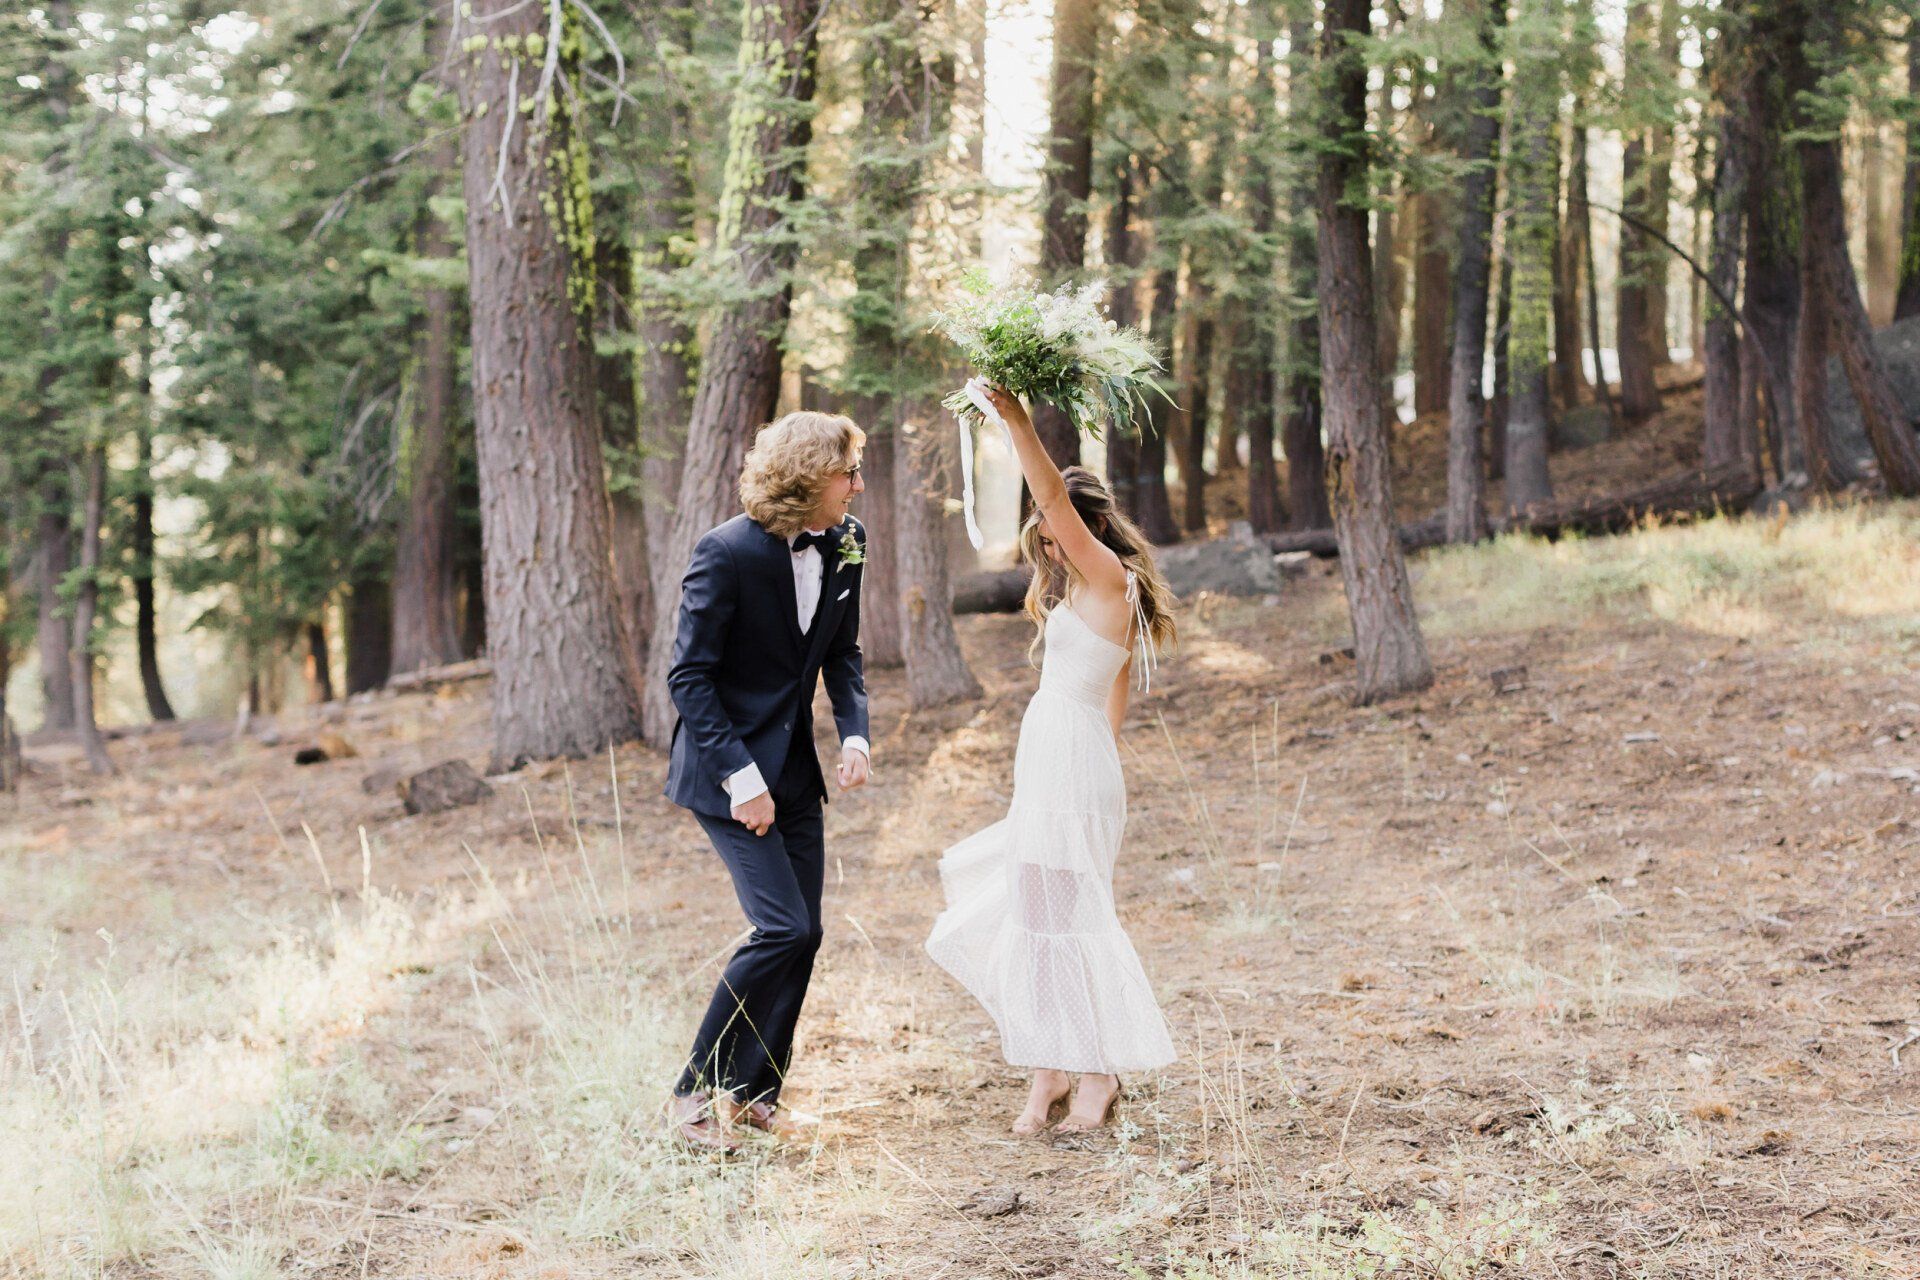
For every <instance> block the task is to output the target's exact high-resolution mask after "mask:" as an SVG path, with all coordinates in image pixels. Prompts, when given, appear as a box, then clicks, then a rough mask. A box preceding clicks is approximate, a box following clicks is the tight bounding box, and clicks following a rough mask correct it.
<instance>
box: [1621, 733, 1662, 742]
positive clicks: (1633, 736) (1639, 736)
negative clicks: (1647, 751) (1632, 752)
mask: <svg viewBox="0 0 1920 1280" xmlns="http://www.w3.org/2000/svg"><path fill="white" fill-rule="evenodd" d="M1620 741H1622V742H1658V741H1660V735H1659V734H1657V733H1644V732H1643V733H1630V734H1628V735H1627V736H1626V737H1624V738H1622V739H1620Z"/></svg>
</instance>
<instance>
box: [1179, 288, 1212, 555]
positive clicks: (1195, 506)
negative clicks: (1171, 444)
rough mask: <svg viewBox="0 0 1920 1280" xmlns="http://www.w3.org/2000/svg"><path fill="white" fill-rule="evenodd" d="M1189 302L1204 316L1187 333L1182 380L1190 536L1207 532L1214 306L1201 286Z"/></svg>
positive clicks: (1185, 520)
mask: <svg viewBox="0 0 1920 1280" xmlns="http://www.w3.org/2000/svg"><path fill="white" fill-rule="evenodd" d="M1188 299H1189V301H1188V306H1189V307H1191V308H1193V309H1195V310H1200V311H1202V312H1203V313H1202V314H1200V315H1198V316H1196V317H1195V318H1194V320H1193V327H1192V328H1191V329H1190V330H1188V332H1189V333H1190V334H1191V335H1192V338H1193V341H1192V342H1190V343H1188V344H1187V352H1186V359H1185V361H1184V363H1185V365H1186V376H1185V377H1184V378H1182V379H1181V380H1180V386H1181V393H1180V400H1181V403H1182V404H1183V405H1184V406H1185V408H1184V410H1183V411H1182V417H1183V418H1184V419H1185V422H1184V423H1183V426H1184V432H1183V434H1182V437H1181V441H1180V444H1181V450H1182V453H1181V462H1182V465H1181V468H1180V472H1181V479H1182V480H1183V481H1184V482H1185V484H1186V493H1185V495H1184V497H1185V500H1184V502H1183V503H1182V504H1181V506H1182V511H1181V523H1182V524H1183V525H1184V526H1186V530H1187V532H1188V533H1198V534H1202V535H1204V534H1205V533H1206V531H1207V471H1206V451H1207V424H1208V423H1209V422H1210V421H1211V420H1212V417H1211V414H1210V413H1209V410H1210V409H1211V407H1212V405H1211V401H1210V397H1209V395H1208V389H1209V385H1210V383H1211V380H1212V374H1213V317H1212V316H1211V315H1208V314H1205V313H1204V311H1205V310H1206V309H1210V308H1211V307H1212V305H1213V300H1212V298H1211V296H1210V295H1209V293H1208V291H1207V290H1206V289H1205V288H1204V287H1203V286H1200V285H1198V284H1195V285H1194V286H1193V287H1192V288H1191V289H1190V291H1189V293H1188Z"/></svg>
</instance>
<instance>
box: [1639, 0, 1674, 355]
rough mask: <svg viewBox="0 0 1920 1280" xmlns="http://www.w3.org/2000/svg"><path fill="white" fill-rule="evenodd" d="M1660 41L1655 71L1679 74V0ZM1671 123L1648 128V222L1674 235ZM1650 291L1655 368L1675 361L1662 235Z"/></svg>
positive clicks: (1652, 259) (1664, 9)
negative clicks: (1668, 309)
mask: <svg viewBox="0 0 1920 1280" xmlns="http://www.w3.org/2000/svg"><path fill="white" fill-rule="evenodd" d="M1659 35H1660V46H1659V51H1658V61H1656V62H1655V63H1654V64H1653V66H1652V70H1653V71H1654V73H1655V74H1656V75H1659V76H1662V77H1667V76H1673V75H1677V74H1678V72H1679V68H1680V5H1679V2H1678V0H1661V3H1660V33H1659ZM1673 150H1674V148H1673V126H1672V124H1670V123H1669V122H1668V120H1667V118H1666V117H1665V116H1664V115H1663V116H1662V118H1661V120H1660V121H1659V122H1658V123H1656V124H1655V125H1654V126H1653V127H1652V128H1651V129H1649V130H1648V131H1647V154H1646V171H1647V225H1648V226H1649V227H1651V228H1652V229H1653V231H1654V233H1655V236H1658V237H1663V238H1669V239H1670V238H1671V237H1670V236H1669V235H1668V233H1669V231H1670V230H1671V228H1672V220H1673V219H1672V211H1673ZM1646 248H1647V265H1646V271H1645V273H1644V274H1645V276H1646V291H1647V310H1646V320H1647V329H1646V337H1645V343H1646V347H1647V350H1648V352H1649V353H1650V354H1651V355H1652V357H1653V367H1654V368H1655V369H1656V370H1659V369H1664V368H1666V367H1667V366H1668V365H1670V364H1672V363H1673V350H1672V348H1671V347H1670V346H1669V345H1668V338H1667V277H1668V275H1669V274H1670V271H1669V269H1670V267H1671V266H1672V262H1673V259H1672V255H1671V254H1670V253H1669V252H1668V250H1667V249H1666V247H1665V246H1664V245H1662V244H1661V243H1660V241H1659V239H1655V238H1652V237H1649V239H1648V241H1647V245H1646Z"/></svg>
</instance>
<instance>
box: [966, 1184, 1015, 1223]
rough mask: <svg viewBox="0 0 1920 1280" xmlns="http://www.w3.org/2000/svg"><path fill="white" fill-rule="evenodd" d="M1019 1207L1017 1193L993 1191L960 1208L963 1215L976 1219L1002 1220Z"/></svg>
mask: <svg viewBox="0 0 1920 1280" xmlns="http://www.w3.org/2000/svg"><path fill="white" fill-rule="evenodd" d="M1019 1207H1020V1193H1019V1192H1018V1191H995V1192H992V1193H991V1194H988V1195H984V1196H981V1197H979V1198H978V1199H975V1200H969V1201H968V1202H967V1203H965V1204H963V1205H961V1206H960V1209H961V1211H962V1212H963V1213H970V1214H972V1215H973V1216H974V1217H976V1218H1004V1217H1006V1216H1007V1215H1008V1214H1010V1213H1012V1212H1014V1211H1015V1210H1017V1209H1018V1208H1019Z"/></svg>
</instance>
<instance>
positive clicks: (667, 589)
mask: <svg viewBox="0 0 1920 1280" xmlns="http://www.w3.org/2000/svg"><path fill="white" fill-rule="evenodd" d="M658 15H659V21H660V22H661V23H662V24H663V25H664V26H665V27H666V28H667V30H666V34H667V36H668V37H669V40H670V42H671V45H672V46H673V47H675V48H677V51H678V53H679V54H680V55H682V56H689V57H690V56H691V54H692V52H693V42H694V25H695V9H694V7H693V6H691V5H668V6H664V7H663V8H662V9H661V10H659V11H658ZM669 87H670V88H672V87H673V86H669ZM645 110H646V115H645V116H644V117H643V118H644V120H645V122H646V126H645V127H646V128H647V129H648V130H649V132H650V133H651V134H652V135H653V141H652V142H651V143H650V145H649V146H648V148H647V151H646V160H645V164H644V166H643V168H642V171H641V181H640V183H639V189H638V191H637V193H636V196H637V199H638V201H639V206H640V228H639V235H640V239H639V244H638V245H637V247H636V248H635V251H634V252H635V257H636V265H637V266H638V268H639V271H638V279H637V280H636V281H635V283H634V298H635V302H634V306H635V308H636V310H637V311H638V313H639V316H638V330H639V335H640V408H639V414H640V421H639V443H640V478H641V486H642V489H641V499H640V507H641V518H642V521H643V523H644V524H645V531H646V544H647V548H648V556H647V570H648V584H647V585H648V595H649V608H651V609H652V610H653V612H652V613H651V614H649V615H648V617H647V619H646V625H645V627H644V628H642V630H641V633H640V635H639V636H638V637H637V641H636V642H637V643H645V644H646V646H647V647H646V648H645V649H643V650H641V653H642V654H643V655H644V654H646V653H650V652H651V651H652V635H651V632H652V627H653V621H654V617H655V616H656V615H657V614H658V613H659V607H658V603H657V602H658V601H659V600H660V599H661V598H662V597H664V596H671V595H674V594H675V593H676V592H677V591H678V589H679V585H680V574H681V572H682V570H683V569H684V567H685V566H684V565H680V564H673V563H669V561H668V560H667V557H666V556H664V555H662V554H661V550H662V549H663V548H664V547H665V546H666V545H667V543H668V541H669V540H670V539H671V537H672V531H673V504H674V502H675V501H676V499H677V498H678V497H679V494H680V462H681V454H682V452H683V451H684V450H685V448H686V441H687V422H688V419H689V417H690V416H691V414H692V411H693V388H694V368H695V364H696V349H697V346H698V335H697V334H696V333H695V330H694V324H693V317H692V316H691V315H690V314H689V313H688V309H687V306H686V304H685V303H684V302H682V301H681V300H680V299H679V298H678V297H676V296H674V295H673V294H672V293H671V292H670V291H669V290H668V289H666V288H663V287H662V286H663V285H665V284H666V283H668V282H669V280H670V278H671V277H672V276H674V275H676V274H678V273H680V272H682V271H684V270H685V269H686V268H688V267H689V266H691V265H692V262H693V255H694V252H695V249H694V246H695V244H696V243H697V241H696V236H695V228H694V195H693V132H694V124H693V112H692V105H691V103H690V102H689V100H688V98H687V95H685V94H684V93H680V92H666V93H661V94H657V95H651V100H650V101H648V102H647V103H646V105H645ZM643 688H644V686H643Z"/></svg>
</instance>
